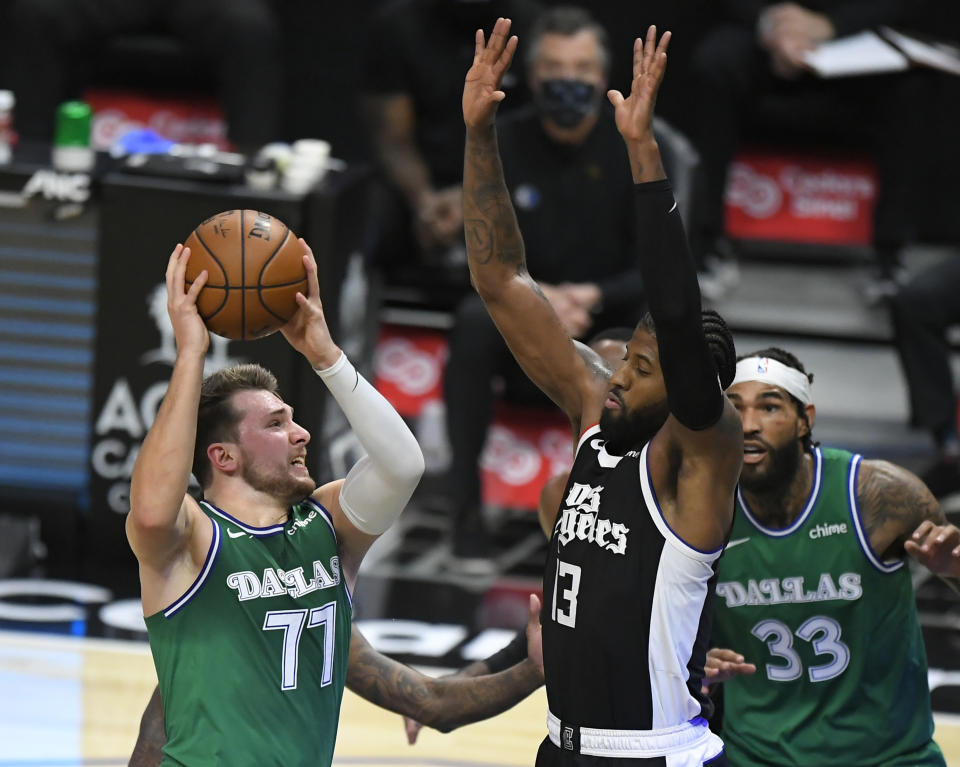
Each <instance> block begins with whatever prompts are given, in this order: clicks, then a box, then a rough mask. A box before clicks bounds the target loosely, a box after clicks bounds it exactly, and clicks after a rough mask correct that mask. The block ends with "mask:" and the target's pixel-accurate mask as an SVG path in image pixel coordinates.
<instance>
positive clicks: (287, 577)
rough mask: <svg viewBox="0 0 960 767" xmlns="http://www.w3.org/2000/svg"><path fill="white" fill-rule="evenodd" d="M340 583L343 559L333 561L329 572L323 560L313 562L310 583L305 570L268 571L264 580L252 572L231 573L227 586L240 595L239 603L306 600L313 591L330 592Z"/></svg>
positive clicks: (264, 574) (270, 568)
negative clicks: (251, 600)
mask: <svg viewBox="0 0 960 767" xmlns="http://www.w3.org/2000/svg"><path fill="white" fill-rule="evenodd" d="M339 583H340V557H330V568H329V570H328V569H327V568H326V567H324V566H323V562H321V561H320V560H319V559H316V560H314V562H313V577H312V578H311V579H310V580H309V581H308V580H307V577H306V575H305V574H304V572H303V568H302V567H297V568H294V569H293V570H279V569H275V568H273V567H268V568H266V569H265V570H264V571H263V575H262V576H258V575H257V574H256V573H254V572H251V571H250V570H241V571H240V572H236V573H230V575H228V576H227V586H229V587H230V588H231V589H235V590H236V591H237V599H238V600H240V601H241V602H245V601H246V600H248V599H268V598H269V597H279V596H283V595H284V594H289V595H290V596H291V597H302V596H303V595H304V594H309V593H310V592H312V591H318V590H319V589H329V588H331V587H333V586H337V585H339Z"/></svg>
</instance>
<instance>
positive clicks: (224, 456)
mask: <svg viewBox="0 0 960 767" xmlns="http://www.w3.org/2000/svg"><path fill="white" fill-rule="evenodd" d="M207 458H209V459H210V465H211V466H212V467H213V469H214V471H220V472H223V473H224V474H233V473H234V472H235V471H236V470H237V468H239V466H240V461H239V452H238V451H237V446H236V445H234V444H233V443H231V442H214V443H213V444H212V445H210V446H209V447H208V448H207Z"/></svg>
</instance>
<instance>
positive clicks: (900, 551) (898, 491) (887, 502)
mask: <svg viewBox="0 0 960 767" xmlns="http://www.w3.org/2000/svg"><path fill="white" fill-rule="evenodd" d="M857 505H858V506H859V507H860V514H861V517H862V519H863V526H864V530H865V532H866V534H867V539H868V540H869V541H870V547H871V548H872V549H873V551H874V553H875V554H877V555H878V556H879V557H880V558H881V559H894V558H899V557H902V556H904V552H905V550H904V543H905V542H906V541H907V539H909V538H910V536H911V535H912V534H913V532H914V530H916V529H917V527H919V526H920V524H921V523H923V522H924V521H927V520H929V521H931V522H933V523H934V524H936V525H942V524H945V523H946V518H945V517H944V515H943V509H941V508H940V504H939V503H938V502H937V499H936V498H935V497H934V495H933V493H931V492H930V490H928V489H927V486H926V485H924V484H923V482H922V481H921V480H920V478H919V477H917V476H916V475H915V474H914V473H913V472H910V471H907V470H906V469H904V468H903V467H902V466H897V465H896V464H893V463H890V462H889V461H877V460H870V461H866V460H865V461H861V463H860V470H859V473H858V477H857Z"/></svg>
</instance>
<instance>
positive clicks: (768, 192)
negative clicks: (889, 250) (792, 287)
mask: <svg viewBox="0 0 960 767" xmlns="http://www.w3.org/2000/svg"><path fill="white" fill-rule="evenodd" d="M876 190H877V179H876V171H875V169H874V167H873V165H872V164H871V163H869V162H866V161H861V160H845V159H836V160H834V159H826V158H821V157H812V156H802V155H780V154H777V155H774V154H762V153H754V152H748V153H744V154H741V155H739V156H738V157H737V158H736V160H735V161H734V162H733V163H732V164H731V166H730V174H729V178H728V181H727V191H726V198H725V202H726V206H725V207H726V210H725V212H726V229H727V234H729V235H730V236H731V237H734V238H739V239H750V240H772V241H784V242H805V243H821V244H826V245H869V244H870V243H871V242H872V239H873V206H874V201H875V199H876Z"/></svg>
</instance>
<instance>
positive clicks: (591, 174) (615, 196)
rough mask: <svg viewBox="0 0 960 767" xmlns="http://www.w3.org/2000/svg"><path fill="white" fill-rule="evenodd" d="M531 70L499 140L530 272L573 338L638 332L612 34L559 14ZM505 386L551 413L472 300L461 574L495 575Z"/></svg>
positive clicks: (450, 421) (459, 344) (465, 378)
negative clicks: (486, 473)
mask: <svg viewBox="0 0 960 767" xmlns="http://www.w3.org/2000/svg"><path fill="white" fill-rule="evenodd" d="M524 61H525V64H526V72H527V80H528V83H529V87H530V90H531V92H532V93H533V101H534V103H533V106H531V107H529V108H527V109H525V110H522V111H519V112H514V113H511V114H509V115H507V116H506V117H504V118H503V119H502V120H501V122H500V123H499V124H498V141H499V147H500V154H501V157H502V162H503V168H504V176H505V178H506V183H507V188H508V190H509V192H510V195H511V197H512V200H513V204H514V208H515V210H516V217H517V222H518V224H519V226H520V229H521V231H522V232H523V235H524V245H525V249H526V257H527V263H528V265H529V268H530V272H531V274H533V275H534V276H535V277H536V279H537V281H538V284H539V285H540V289H541V290H542V291H543V293H544V295H545V296H546V298H547V300H548V301H549V302H550V304H551V306H553V308H554V311H556V313H557V316H558V317H559V318H560V321H561V323H562V324H563V326H564V328H565V330H566V331H567V333H568V334H569V335H570V336H571V337H572V338H584V337H586V336H588V335H589V334H590V333H591V329H592V328H594V327H597V326H599V327H611V326H628V327H633V326H634V325H636V323H637V321H638V320H639V319H640V316H641V315H642V313H643V282H642V279H641V276H640V269H639V266H638V264H637V258H636V248H637V224H636V215H635V212H634V209H633V199H632V194H633V189H632V188H633V181H632V179H631V176H630V169H629V165H628V163H627V154H626V151H625V150H624V147H623V142H622V140H621V139H620V137H619V134H618V133H617V129H616V125H615V123H614V120H613V112H612V110H611V109H610V107H609V105H608V104H607V103H606V100H605V98H604V94H605V93H606V89H607V74H608V69H609V66H610V51H609V47H608V44H607V34H606V31H605V30H604V29H603V27H601V26H600V25H599V24H598V23H597V22H596V21H595V20H594V19H593V18H592V16H591V15H590V13H589V12H587V11H586V10H584V9H582V8H577V7H574V6H558V7H556V8H551V9H550V10H548V11H545V12H544V13H543V15H542V16H540V17H539V18H538V19H537V21H536V23H535V24H534V27H533V29H532V31H531V33H530V38H529V42H528V43H526V44H525V48H524ZM495 378H500V379H502V380H503V382H504V398H505V399H506V400H507V401H510V402H512V403H515V404H524V405H534V406H539V407H545V408H551V409H552V407H553V406H552V404H551V403H550V402H549V401H548V400H547V399H546V397H544V396H543V394H542V393H541V392H540V390H539V389H537V388H536V386H535V385H534V384H533V383H531V382H530V380H529V379H528V378H527V376H526V375H525V374H524V373H523V371H522V370H521V369H520V367H519V365H517V363H516V361H515V360H514V358H513V355H511V353H510V350H509V349H508V348H507V345H506V343H504V340H503V338H502V337H501V335H500V333H499V331H498V330H497V327H496V325H494V323H493V320H492V319H491V318H490V315H489V314H488V313H487V310H486V308H485V307H484V305H483V302H482V301H481V300H480V297H479V296H478V295H476V294H474V293H471V294H470V295H468V296H466V297H465V298H464V299H463V300H462V301H461V303H460V305H459V306H458V307H457V311H456V316H455V319H454V326H453V329H452V331H451V333H450V357H449V359H448V362H447V366H446V373H445V378H444V401H445V404H446V416H447V434H448V438H449V441H450V446H451V452H452V461H451V466H450V470H449V473H448V476H447V485H448V488H447V498H446V503H447V504H448V505H449V506H450V507H451V509H452V515H453V516H452V519H451V527H452V557H451V560H450V565H451V567H452V568H454V569H458V570H462V571H467V572H487V571H489V570H491V569H492V568H493V566H494V565H493V562H492V561H491V554H492V551H491V544H490V540H489V533H488V531H487V529H486V526H485V524H484V520H483V515H482V509H481V504H482V501H481V485H480V471H479V460H480V456H481V453H482V450H483V445H484V441H485V439H486V435H487V429H488V427H489V425H490V423H491V421H492V419H493V404H494V390H493V387H492V384H493V382H494V379H495Z"/></svg>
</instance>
